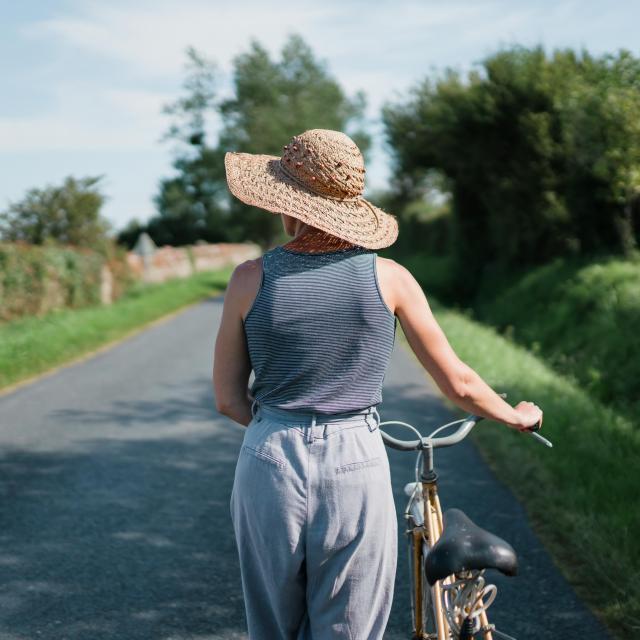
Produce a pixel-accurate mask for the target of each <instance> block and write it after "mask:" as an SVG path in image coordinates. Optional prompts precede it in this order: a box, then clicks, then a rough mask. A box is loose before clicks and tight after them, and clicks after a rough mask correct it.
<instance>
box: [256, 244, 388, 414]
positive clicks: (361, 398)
mask: <svg viewBox="0 0 640 640" xmlns="http://www.w3.org/2000/svg"><path fill="white" fill-rule="evenodd" d="M244 328H245V333H246V338H247V346H248V351H249V356H250V359H251V366H252V368H253V370H254V374H255V380H254V383H253V385H252V387H251V393H252V395H253V397H254V398H255V399H257V400H258V401H259V402H263V403H265V404H267V405H270V406H275V407H280V408H285V409H297V410H308V411H314V412H318V413H337V412H343V411H352V410H358V409H362V408H365V407H369V406H371V405H375V404H378V403H380V402H381V401H382V383H383V381H384V376H385V373H386V368H387V365H388V362H389V358H390V355H391V352H392V350H393V345H394V340H395V330H396V318H395V316H394V314H393V313H392V312H391V310H390V309H389V308H388V306H387V305H386V304H385V302H384V300H383V298H382V295H381V292H380V287H379V285H378V279H377V273H376V253H375V252H374V251H371V250H367V249H362V248H360V247H355V248H352V249H347V250H341V251H333V252H329V253H300V252H295V251H291V250H289V249H286V248H284V247H281V246H278V247H275V248H274V249H272V250H270V251H267V252H266V253H265V254H264V256H263V258H262V282H261V285H260V289H259V291H258V294H257V295H256V297H255V300H254V302H253V304H252V306H251V309H250V310H249V312H248V314H247V315H246V317H245V320H244Z"/></svg>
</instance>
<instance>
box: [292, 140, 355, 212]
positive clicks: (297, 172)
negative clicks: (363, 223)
mask: <svg viewBox="0 0 640 640" xmlns="http://www.w3.org/2000/svg"><path fill="white" fill-rule="evenodd" d="M280 164H281V166H282V168H283V170H284V172H285V173H286V174H288V175H289V176H290V177H292V178H293V179H295V180H296V181H297V182H299V183H300V184H302V185H304V186H305V187H307V188H308V189H310V190H311V191H313V192H315V193H317V194H318V195H321V196H325V197H329V198H335V199H338V200H342V199H346V198H357V197H358V196H360V195H362V192H363V191H364V174H365V167H364V158H363V157H362V153H361V152H360V149H358V146H357V145H356V143H355V142H354V141H353V140H352V139H351V138H350V137H349V136H347V135H346V134H344V133H342V132H340V131H332V130H330V129H310V130H309V131H305V132H304V133H302V134H300V135H298V136H293V138H291V142H289V144H288V145H285V147H284V150H283V154H282V158H281V159H280Z"/></svg>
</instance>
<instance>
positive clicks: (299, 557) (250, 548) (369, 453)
mask: <svg viewBox="0 0 640 640" xmlns="http://www.w3.org/2000/svg"><path fill="white" fill-rule="evenodd" d="M379 422H380V417H379V415H378V411H377V410H376V408H375V406H372V407H369V408H368V409H365V410H363V411H358V412H350V413H340V414H331V415H327V414H313V413H304V412H298V411H295V412H294V411H289V410H284V409H278V408H274V407H268V406H266V405H264V404H260V405H258V406H257V407H256V403H254V411H253V419H252V421H251V423H250V424H249V426H248V427H247V430H246V432H245V434H244V440H243V443H242V448H241V450H240V455H239V457H238V462H237V465H236V471H235V477H234V483H233V489H232V492H231V505H230V506H231V518H232V521H233V527H234V531H235V536H236V543H237V547H238V553H239V558H240V568H241V576H242V589H243V592H244V599H245V609H246V614H247V626H248V629H249V638H250V639H251V640H280V639H282V640H285V639H286V640H337V639H341V638H344V639H345V640H377V639H381V638H382V637H383V634H384V630H385V627H386V625H387V621H388V618H389V612H390V610H391V603H392V599H393V586H394V578H395V572H396V561H397V533H398V523H397V518H396V511H395V506H394V501H393V494H392V490H391V478H390V474H389V460H388V458H387V452H386V450H385V446H384V443H383V441H382V437H381V435H380V431H379V430H378V424H379Z"/></svg>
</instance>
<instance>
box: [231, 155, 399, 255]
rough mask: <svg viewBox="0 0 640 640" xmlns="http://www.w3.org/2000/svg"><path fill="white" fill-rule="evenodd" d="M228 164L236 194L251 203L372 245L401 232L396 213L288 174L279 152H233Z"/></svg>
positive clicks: (391, 239) (382, 243)
mask: <svg viewBox="0 0 640 640" xmlns="http://www.w3.org/2000/svg"><path fill="white" fill-rule="evenodd" d="M224 165H225V170H226V174H227V184H228V185H229V189H230V191H231V193H232V194H233V195H234V196H235V197H236V198H238V199H239V200H241V201H242V202H244V203H245V204H248V205H251V206H254V207H260V208H261V209H266V210H267V211H270V212H272V213H284V214H286V215H289V216H292V217H294V218H298V219H299V220H302V221H303V222H305V223H307V224H309V225H311V226H313V227H316V228H318V229H321V230H322V231H325V232H327V233H330V234H332V235H335V236H337V237H338V238H342V239H343V240H347V241H348V242H352V243H353V244H357V245H359V246H362V247H365V248H367V249H382V248H384V247H388V246H390V245H391V244H393V243H394V242H395V241H396V238H397V237H398V222H397V220H396V218H395V216H393V215H391V214H389V213H386V212H385V211H383V210H382V209H380V208H379V207H376V206H375V205H373V204H371V203H370V202H369V201H367V200H365V199H364V198H360V199H359V200H355V201H353V200H334V199H333V198H326V197H323V196H322V195H319V194H317V193H314V192H313V191H311V190H309V189H307V188H305V187H304V185H301V184H299V183H298V182H296V181H295V180H293V178H291V177H290V176H288V175H287V174H286V173H284V171H283V170H282V168H281V166H280V158H279V157H278V156H270V155H263V154H253V153H240V152H231V151H230V152H227V153H226V154H225V157H224Z"/></svg>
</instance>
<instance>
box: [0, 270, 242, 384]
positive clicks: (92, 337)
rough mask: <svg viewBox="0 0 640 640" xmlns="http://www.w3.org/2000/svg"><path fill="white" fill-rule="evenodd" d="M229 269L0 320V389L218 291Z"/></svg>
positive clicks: (227, 276) (224, 283)
mask: <svg viewBox="0 0 640 640" xmlns="http://www.w3.org/2000/svg"><path fill="white" fill-rule="evenodd" d="M231 271H232V269H231V268H228V269H224V270H220V271H206V272H202V273H198V274H195V275H193V276H191V277H189V278H184V279H176V280H170V281H168V282H164V283H162V284H142V283H140V284H137V285H135V286H134V287H133V288H132V289H131V290H130V291H129V292H127V294H126V295H125V296H123V297H122V298H120V299H119V300H118V301H117V302H115V303H114V304H112V305H110V306H99V307H89V308H85V309H77V310H67V309H65V310H62V311H56V312H53V313H49V314H47V315H45V316H42V317H31V318H23V319H20V320H16V321H13V322H8V323H5V324H0V389H2V388H6V387H8V386H10V385H13V384H15V383H17V382H20V381H23V380H26V379H28V378H31V377H33V376H35V375H37V374H40V373H43V372H45V371H47V370H49V369H51V368H53V367H56V366H58V365H60V364H63V363H66V362H68V361H69V360H73V359H75V358H78V357H80V356H82V355H85V354H87V353H89V352H91V351H93V350H95V349H97V348H99V347H102V346H104V345H106V344H108V343H111V342H114V341H116V340H119V339H121V338H123V337H125V336H127V335H129V334H131V333H132V332H134V331H135V330H136V329H139V328H140V327H143V326H144V325H146V324H148V323H149V322H152V321H154V320H157V319H158V318H161V317H162V316H165V315H167V314H169V313H171V312H174V311H177V310H178V309H180V308H182V307H185V306H187V305H189V304H192V303H194V302H197V301H199V300H203V299H204V298H206V297H208V296H210V295H215V294H216V293H220V292H221V291H222V290H223V289H224V288H225V287H226V284H227V281H228V279H229V276H230V275H231Z"/></svg>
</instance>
